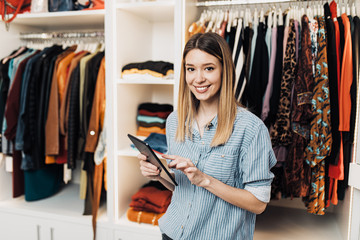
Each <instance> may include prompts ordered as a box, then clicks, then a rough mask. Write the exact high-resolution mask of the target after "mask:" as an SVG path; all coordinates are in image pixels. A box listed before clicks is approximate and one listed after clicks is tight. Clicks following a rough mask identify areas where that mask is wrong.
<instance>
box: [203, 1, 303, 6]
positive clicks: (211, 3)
mask: <svg viewBox="0 0 360 240" xmlns="http://www.w3.org/2000/svg"><path fill="white" fill-rule="evenodd" d="M289 2H303V1H301V0H300V1H299V0H223V1H221V0H216V1H197V2H196V6H197V7H211V6H226V5H245V4H266V3H289Z"/></svg>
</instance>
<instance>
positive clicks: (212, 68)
mask: <svg viewBox="0 0 360 240" xmlns="http://www.w3.org/2000/svg"><path fill="white" fill-rule="evenodd" d="M205 70H206V71H212V70H214V67H206V68H205Z"/></svg>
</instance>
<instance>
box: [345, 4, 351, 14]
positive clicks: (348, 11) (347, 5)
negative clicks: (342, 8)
mask: <svg viewBox="0 0 360 240" xmlns="http://www.w3.org/2000/svg"><path fill="white" fill-rule="evenodd" d="M346 15H348V16H350V6H349V3H346Z"/></svg>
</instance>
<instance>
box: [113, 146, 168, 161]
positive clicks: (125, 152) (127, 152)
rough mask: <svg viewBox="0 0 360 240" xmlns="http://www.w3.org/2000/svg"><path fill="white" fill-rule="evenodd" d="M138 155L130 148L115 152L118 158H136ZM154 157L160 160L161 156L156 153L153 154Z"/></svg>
mask: <svg viewBox="0 0 360 240" xmlns="http://www.w3.org/2000/svg"><path fill="white" fill-rule="evenodd" d="M138 154H139V151H138V150H136V149H134V148H132V147H129V148H126V149H125V148H124V149H120V150H118V151H117V155H118V156H119V157H136V156H137V155H138ZM155 154H156V156H157V157H158V158H159V159H162V157H161V155H160V154H159V153H157V152H155Z"/></svg>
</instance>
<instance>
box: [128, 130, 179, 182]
mask: <svg viewBox="0 0 360 240" xmlns="http://www.w3.org/2000/svg"><path fill="white" fill-rule="evenodd" d="M128 137H129V138H130V140H131V141H132V142H133V143H134V145H135V147H136V148H137V149H138V150H139V152H141V154H143V155H145V156H147V160H148V161H149V162H151V163H152V164H154V165H155V166H157V167H158V168H159V170H160V171H161V170H164V172H165V173H166V175H167V176H168V177H169V178H170V179H171V181H172V182H173V183H174V184H175V186H177V185H178V184H177V182H176V181H175V179H174V177H173V176H172V175H171V174H170V172H169V170H168V169H167V168H166V167H165V166H164V164H163V163H162V162H161V161H160V159H159V158H158V157H157V156H156V154H155V152H154V151H153V150H152V148H151V147H150V145H149V144H148V143H146V142H144V141H142V140H140V139H138V138H137V137H135V136H133V135H131V134H128Z"/></svg>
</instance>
